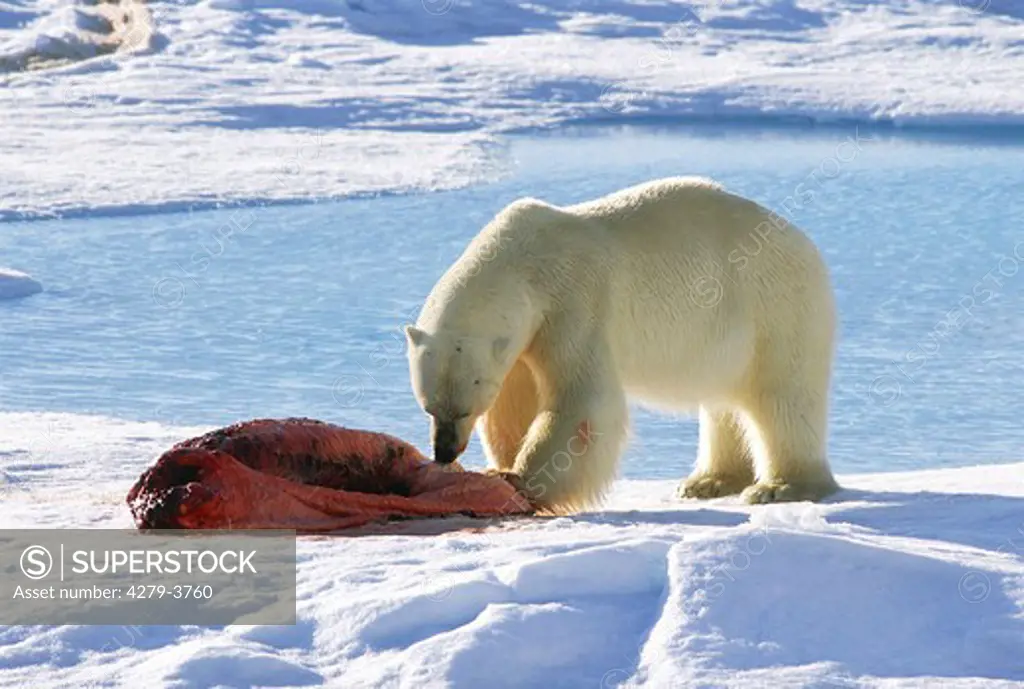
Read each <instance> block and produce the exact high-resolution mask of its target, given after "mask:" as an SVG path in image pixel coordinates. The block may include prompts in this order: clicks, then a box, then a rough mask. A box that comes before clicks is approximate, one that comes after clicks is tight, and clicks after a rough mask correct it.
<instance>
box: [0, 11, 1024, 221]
mask: <svg viewBox="0 0 1024 689" xmlns="http://www.w3.org/2000/svg"><path fill="white" fill-rule="evenodd" d="M128 4H129V5H132V4H133V3H128ZM148 7H150V8H151V10H150V12H151V14H152V20H151V23H149V20H145V21H140V22H138V25H139V26H141V27H144V31H142V33H143V34H144V36H138V35H136V33H133V32H131V31H129V32H128V35H126V36H122V37H121V38H120V39H111V40H113V43H114V44H116V45H117V46H119V47H118V48H117V50H115V51H114V52H113V53H102V51H96V50H91V49H90V50H85V49H83V46H86V47H88V46H90V45H94V44H95V43H96V41H97V40H99V39H97V38H96V36H93V35H91V34H88V32H86V31H85V30H84V29H85V28H88V27H89V26H93V25H95V16H94V14H93V13H94V12H95V10H93V9H90V7H89V6H88V5H85V4H81V5H79V4H78V3H74V2H70V0H65V1H60V0H35V1H33V0H4V1H3V2H0V46H3V47H2V48H0V55H6V56H7V57H8V58H10V59H13V58H15V57H17V56H18V55H22V54H24V52H25V50H28V49H32V50H38V49H39V46H40V41H41V39H45V40H43V41H42V43H43V45H44V47H45V46H50V48H48V49H52V50H51V52H54V53H55V54H56V56H57V57H58V58H59V57H61V56H63V58H64V60H65V62H64V63H63V64H58V66H57V67H56V68H54V69H49V70H39V69H27V70H26V69H15V70H13V71H10V72H9V73H8V74H7V75H6V76H4V75H3V74H2V69H0V80H2V81H3V82H4V86H3V88H0V121H2V122H3V123H4V124H3V136H2V137H0V158H2V159H3V161H4V164H3V166H2V169H0V219H4V218H7V219H10V218H30V217H40V216H43V217H45V216H53V215H61V214H63V215H69V214H81V213H97V212H103V213H129V212H143V211H147V210H156V209H173V208H179V209H180V208H188V207H208V206H215V205H217V204H224V203H241V202H244V201H250V202H259V203H264V202H277V203H280V202H296V201H309V200H317V199H328V198H342V197H348V196H360V195H367V194H378V193H400V192H406V191H413V190H434V189H446V188H453V187H460V186H465V185H468V184H471V183H475V182H480V181H483V180H488V179H493V178H495V177H497V176H499V175H502V174H504V173H505V171H506V170H508V168H509V166H510V165H511V161H510V160H509V159H508V155H507V151H506V150H505V148H504V146H503V143H502V134H504V133H508V132H512V131H520V130H523V129H531V128H546V127H553V126H556V125H558V124H560V123H565V122H570V121H571V122H595V121H608V120H611V121H618V120H627V119H628V120H631V121H637V120H638V119H643V118H647V119H652V118H653V119H675V120H678V119H684V120H685V119H691V120H703V119H708V118H714V119H715V120H716V121H719V122H721V121H728V120H730V119H731V120H744V121H745V120H753V121H760V122H770V121H798V122H816V123H819V124H822V125H827V124H829V123H836V122H844V121H863V122H866V123H875V124H878V125H879V126H883V125H884V126H895V127H974V128H993V127H1012V128H1019V127H1021V126H1024V117H1022V113H1024V91H1022V90H1021V89H1020V88H1018V86H1019V83H1020V74H1021V73H1024V41H1022V39H1021V36H1022V35H1024V6H1022V5H1020V4H1019V3H1017V2H1016V0H959V1H957V0H890V1H889V2H868V1H867V0H800V1H799V2H796V0H698V1H695V2H677V1H675V0H539V1H537V2H529V3H527V2H522V1H517V0H377V1H375V2H364V1H362V0H337V1H333V2H328V1H327V0H316V1H311V2H302V3H299V2H289V1H288V0H202V1H199V2H195V1H180V2H173V3H172V2H154V3H151V4H150V5H148ZM104 40H106V39H104ZM97 52H101V53H102V54H97Z"/></svg>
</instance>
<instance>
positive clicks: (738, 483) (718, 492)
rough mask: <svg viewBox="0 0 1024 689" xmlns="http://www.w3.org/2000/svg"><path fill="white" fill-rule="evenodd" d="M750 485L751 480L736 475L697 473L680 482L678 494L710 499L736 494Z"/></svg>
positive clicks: (682, 496) (681, 496)
mask: <svg viewBox="0 0 1024 689" xmlns="http://www.w3.org/2000/svg"><path fill="white" fill-rule="evenodd" d="M748 485H750V483H749V481H747V480H744V479H743V478H741V477H736V476H724V475H721V474H696V475H694V476H690V477H689V478H687V479H686V480H684V481H683V482H682V483H681V484H679V490H677V491H676V494H677V495H678V496H679V497H680V498H698V499H700V500H708V499H710V498H721V497H724V496H726V495H735V494H736V493H739V492H740V491H742V490H743V489H744V488H746V487H747V486H748Z"/></svg>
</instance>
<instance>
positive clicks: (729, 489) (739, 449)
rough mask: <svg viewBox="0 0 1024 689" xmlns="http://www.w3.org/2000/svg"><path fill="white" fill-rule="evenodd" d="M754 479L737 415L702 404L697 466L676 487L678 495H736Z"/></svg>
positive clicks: (711, 496) (752, 464) (697, 496)
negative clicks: (711, 408) (713, 409)
mask: <svg viewBox="0 0 1024 689" xmlns="http://www.w3.org/2000/svg"><path fill="white" fill-rule="evenodd" d="M753 482H754V459H753V455H752V454H751V451H750V443H749V441H748V439H747V437H746V434H745V432H744V426H743V421H742V419H741V418H740V416H739V415H738V414H737V413H735V412H733V411H729V410H715V411H712V410H709V409H707V408H706V407H701V410H700V439H699V444H698V450H697V466H696V468H695V469H694V471H693V473H692V474H690V476H689V477H688V478H686V479H685V480H684V481H683V483H682V484H681V485H680V486H679V497H683V498H718V497H722V496H724V495H735V494H737V493H739V492H741V491H742V490H743V489H744V488H746V487H747V486H749V485H750V484H752V483H753Z"/></svg>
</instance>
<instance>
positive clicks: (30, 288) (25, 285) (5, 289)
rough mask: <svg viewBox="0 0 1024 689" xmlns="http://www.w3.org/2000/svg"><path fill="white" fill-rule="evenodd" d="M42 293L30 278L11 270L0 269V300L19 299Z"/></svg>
mask: <svg viewBox="0 0 1024 689" xmlns="http://www.w3.org/2000/svg"><path fill="white" fill-rule="evenodd" d="M42 291H43V286H42V285H41V284H39V282H38V281H37V280H35V279H33V278H32V277H31V276H29V275H27V274H25V273H23V272H21V271H20V270H14V269H12V268H0V299H20V298H21V297H29V296H32V295H33V294H38V293H39V292H42Z"/></svg>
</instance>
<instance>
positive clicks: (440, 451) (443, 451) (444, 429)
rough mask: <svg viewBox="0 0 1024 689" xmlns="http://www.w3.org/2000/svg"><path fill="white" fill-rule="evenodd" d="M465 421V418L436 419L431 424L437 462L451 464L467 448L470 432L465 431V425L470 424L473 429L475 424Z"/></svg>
mask: <svg viewBox="0 0 1024 689" xmlns="http://www.w3.org/2000/svg"><path fill="white" fill-rule="evenodd" d="M465 421H466V420H465V419H459V420H456V421H441V420H439V419H434V421H433V423H432V424H431V444H432V445H433V448H434V461H435V462H437V463H438V464H451V463H452V462H454V461H455V460H456V459H458V458H459V455H461V454H462V453H463V452H464V451H465V450H466V445H467V444H468V443H469V434H468V433H466V432H464V430H463V427H464V426H466V425H468V426H469V428H470V429H472V427H473V425H472V423H470V424H466V423H465Z"/></svg>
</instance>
